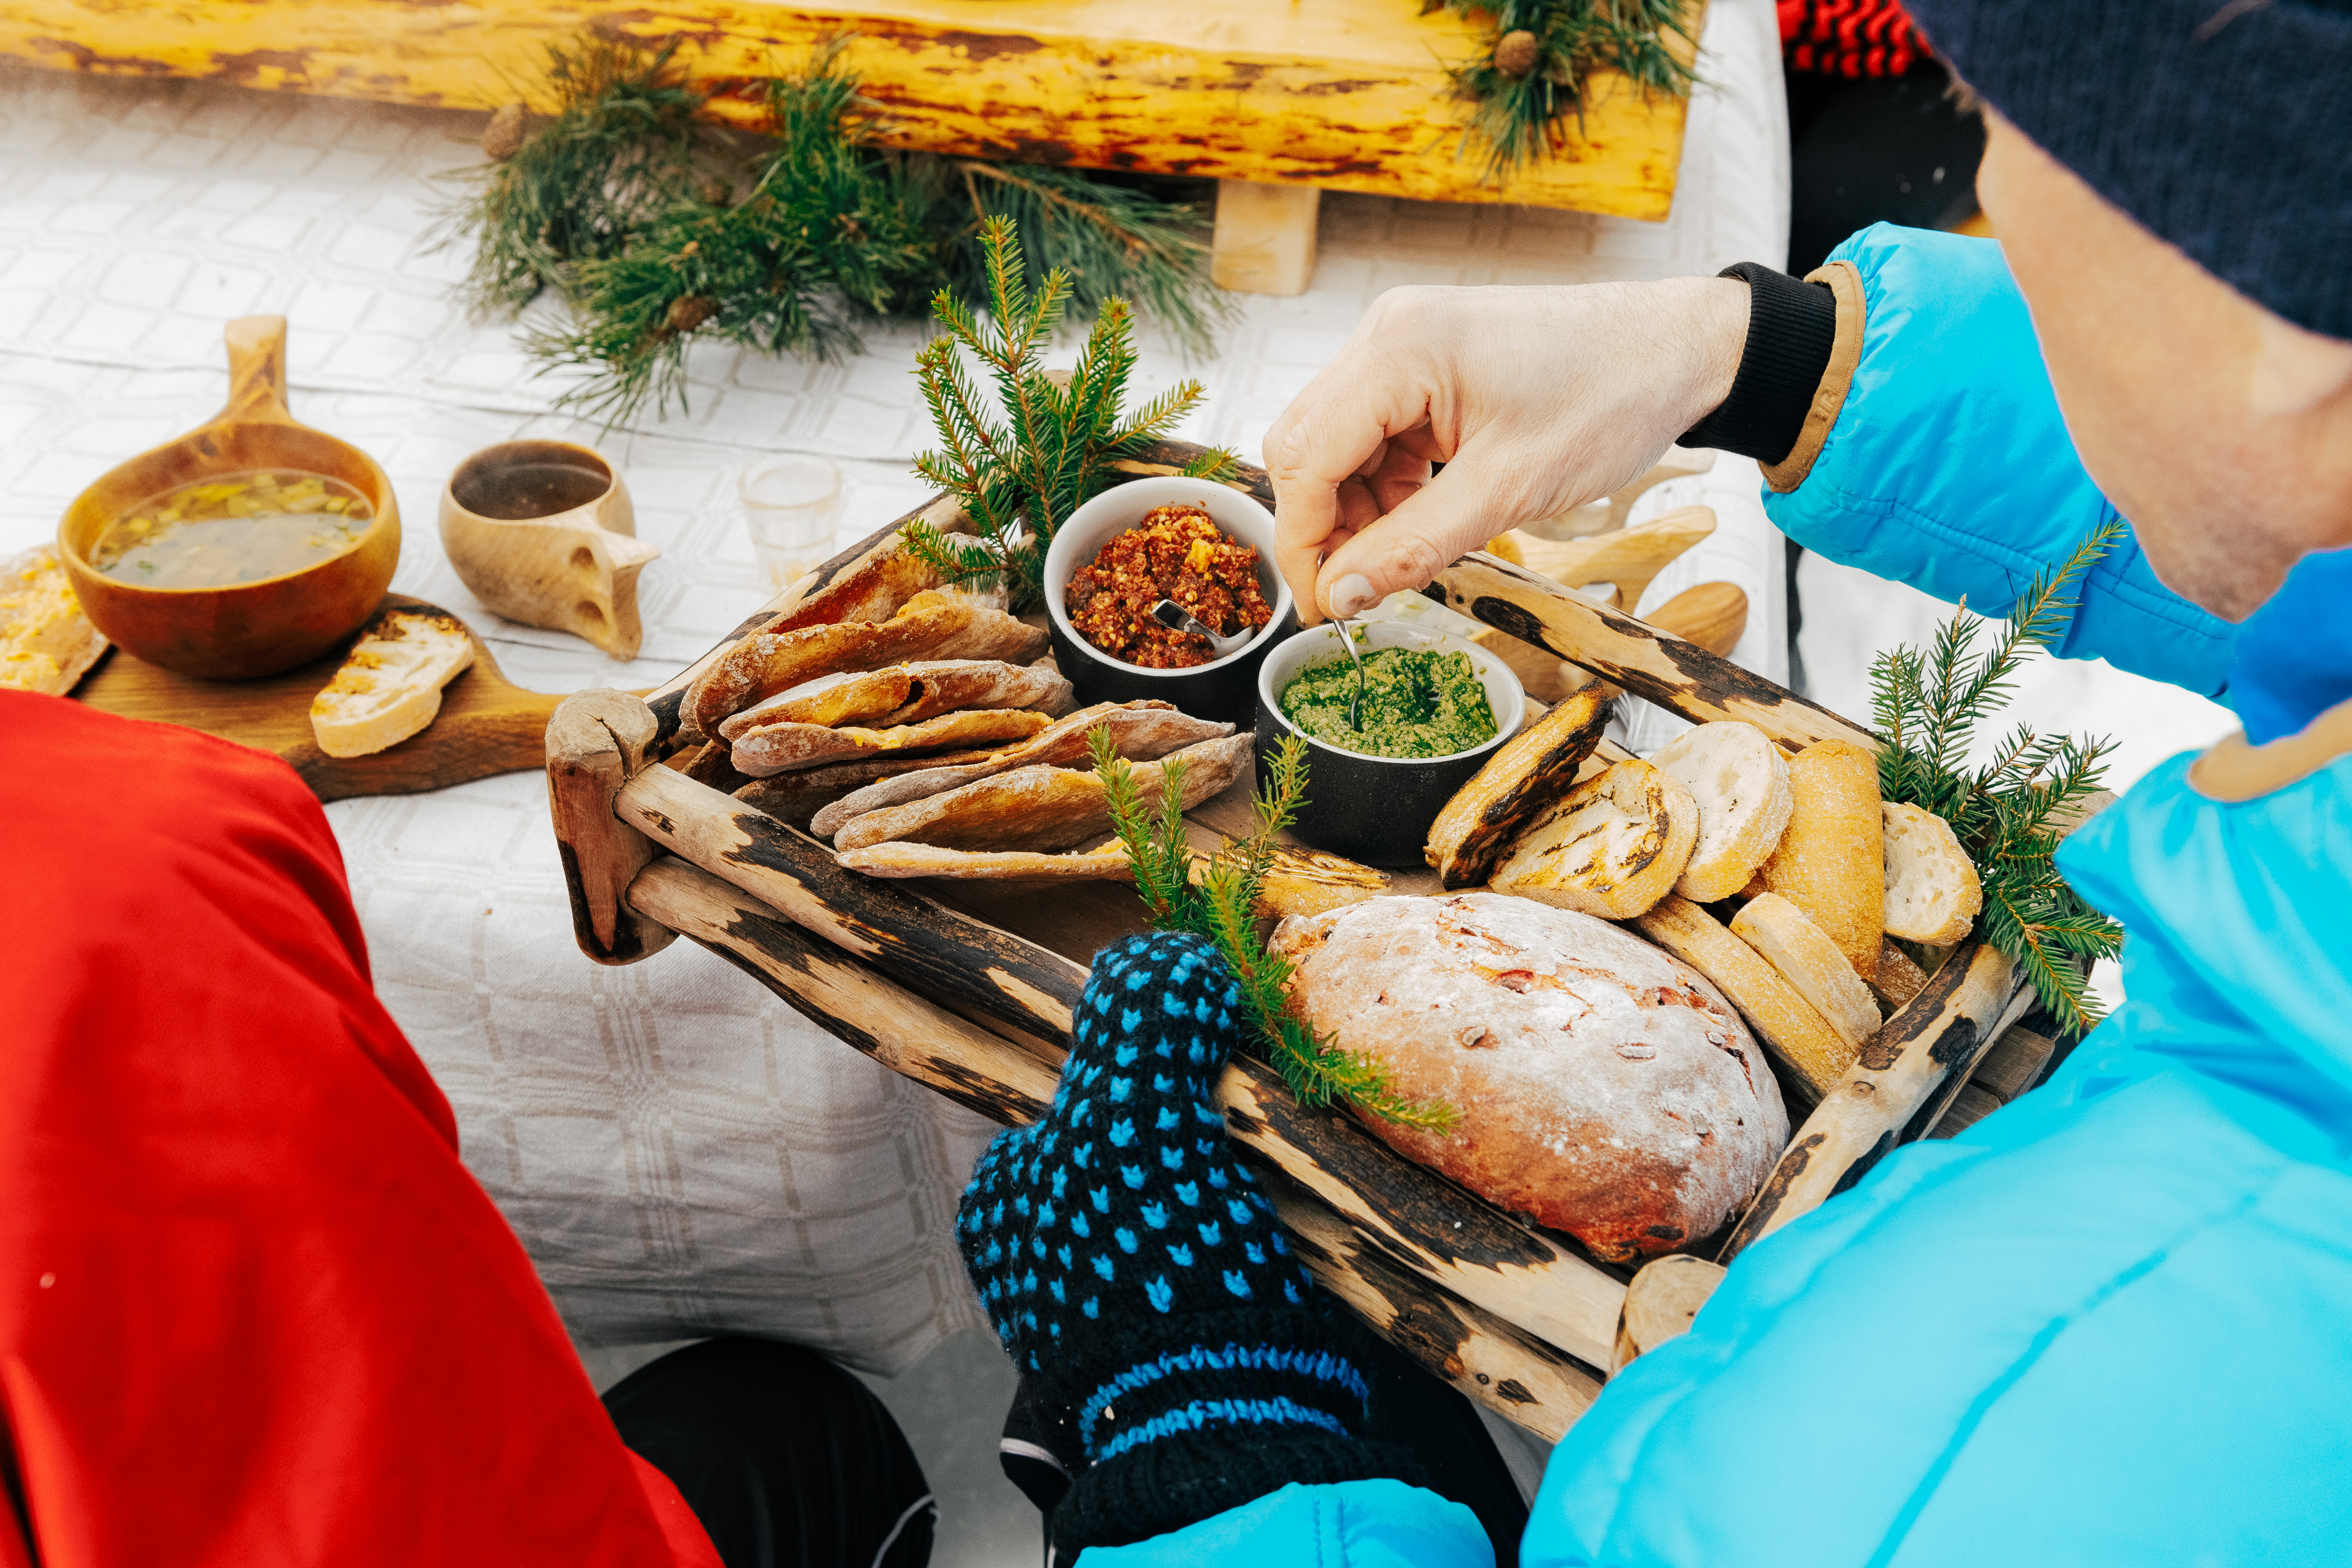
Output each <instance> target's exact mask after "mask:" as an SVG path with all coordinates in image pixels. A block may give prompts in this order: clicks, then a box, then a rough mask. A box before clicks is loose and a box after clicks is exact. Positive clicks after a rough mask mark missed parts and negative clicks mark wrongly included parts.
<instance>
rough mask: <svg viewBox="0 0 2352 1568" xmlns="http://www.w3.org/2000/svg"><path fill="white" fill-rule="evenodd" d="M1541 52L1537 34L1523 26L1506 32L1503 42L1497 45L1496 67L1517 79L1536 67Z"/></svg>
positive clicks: (1511, 77) (1514, 79)
mask: <svg viewBox="0 0 2352 1568" xmlns="http://www.w3.org/2000/svg"><path fill="white" fill-rule="evenodd" d="M1541 53H1542V47H1541V46H1540V45H1538V43H1537V42H1536V36H1535V35H1534V34H1533V33H1530V32H1528V30H1527V29H1526V28H1525V27H1521V28H1519V29H1518V30H1517V32H1511V33H1505V34H1504V35H1503V39H1502V42H1500V43H1498V44H1496V46H1495V68H1496V70H1498V71H1501V72H1502V73H1503V74H1504V75H1505V76H1507V77H1509V78H1510V79H1512V80H1513V81H1517V80H1518V79H1520V78H1521V77H1524V76H1526V75H1527V74H1528V72H1529V71H1531V70H1533V69H1535V68H1536V58H1537V56H1538V55H1539V54H1541Z"/></svg>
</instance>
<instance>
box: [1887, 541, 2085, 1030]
mask: <svg viewBox="0 0 2352 1568" xmlns="http://www.w3.org/2000/svg"><path fill="white" fill-rule="evenodd" d="M2123 531H2124V525H2123V524H2122V523H2120V522H2111V523H2109V524H2107V525H2106V526H2105V527H2103V528H2101V529H2099V530H2098V531H2096V532H2095V533H2093V534H2092V535H2091V537H2090V538H2088V539H2086V540H2084V542H2083V543H2082V544H2081V545H2080V546H2079V547H2078V548H2076V550H2075V551H2074V553H2073V554H2072V555H2070V556H2068V557H2067V559H2066V561H2065V562H2064V563H2063V564H2062V565H2061V566H2060V567H2059V568H2058V569H2057V570H2056V571H2054V572H2045V573H2042V574H2039V575H2037V576H2036V577H2035V578H2034V579H2033V581H2032V583H2031V584H2029V585H2028V586H2027V588H2026V591H2025V593H2024V595H2022V596H2021V597H2020V598H2019V600H2018V601H2017V604H2016V605H2015V606H2014V607H2013V608H2012V610H2011V615H2010V618H2009V621H2008V624H2007V625H2006V626H2003V627H2002V628H2001V631H2000V636H1999V637H1997V638H1996V639H1995V641H1994V643H1993V646H1992V647H1990V648H1989V649H1988V650H1986V651H1985V652H1984V653H1982V654H1979V653H1977V650H1976V642H1977V636H1978V633H1979V630H1981V628H1982V624H1983V623H1981V622H1980V621H1978V620H1975V619H1972V618H1970V617H1969V616H1968V615H1967V614H1966V613H1965V611H1966V609H1967V605H1965V604H1963V605H1962V606H1961V609H1962V612H1963V613H1962V614H1959V615H1956V616H1953V617H1952V619H1951V620H1950V622H1949V623H1948V624H1947V625H1946V626H1944V627H1943V629H1942V630H1940V631H1939V632H1937V634H1936V640H1935V642H1934V644H1933V646H1931V647H1928V648H1927V649H1926V650H1925V651H1922V650H1920V649H1917V648H1912V647H1898V648H1895V649H1894V650H1893V651H1892V652H1889V653H1885V654H1881V655H1880V656H1879V657H1878V658H1877V659H1876V660H1874V662H1873V663H1872V665H1871V668H1870V682H1871V707H1872V709H1873V711H1874V715H1875V717H1876V719H1877V722H1878V728H1879V732H1880V733H1881V734H1882V735H1884V736H1885V740H1886V744H1885V746H1884V747H1883V748H1881V750H1880V752H1879V753H1878V787H1879V793H1880V794H1881V795H1884V796H1885V798H1886V799H1888V800H1891V801H1900V802H1903V803H1905V804H1907V805H1916V806H1920V807H1922V808H1924V809H1926V810H1927V811H1932V812H1934V813H1935V814H1936V815H1937V816H1940V817H1942V818H1943V819H1944V820H1945V821H1947V822H1948V823H1950V824H1951V825H1952V832H1953V833H1954V835H1955V836H1956V837H1958V839H1959V841H1960V847H1961V848H1963V849H1965V850H1966V851H1967V852H1968V854H1969V858H1970V859H1972V860H1974V861H1975V862H1976V867H1977V875H1978V878H1979V880H1980V881H1981V882H1982V883H1983V886H1984V909H1983V911H1982V912H1981V913H1980V914H1979V916H1978V926H1977V930H1978V934H1979V935H1980V936H1981V937H1982V938H1983V939H1984V940H1985V941H1987V942H1990V943H1991V944H1992V945H1993V946H1994V947H1996V948H1998V949H2000V951H2001V952H2005V953H2007V954H2008V955H2009V956H2010V957H2011V958H2012V959H2014V960H2016V962H2017V963H2018V964H2019V966H2020V967H2021V969H2023V971H2024V972H2025V974H2026V977H2027V978H2028V979H2029V980H2031V981H2032V984H2033V988H2034V990H2035V991H2036V992H2037V993H2038V994H2040V996H2041V998H2042V1005H2043V1006H2044V1007H2047V1008H2048V1009H2049V1010H2050V1013H2051V1015H2052V1016H2053V1017H2055V1018H2056V1019H2057V1020H2058V1022H2059V1023H2060V1024H2061V1025H2062V1026H2064V1027H2066V1028H2068V1029H2070V1030H2087V1029H2089V1028H2090V1027H2091V1026H2093V1025H2095V1024H2096V1023H2097V1022H2098V1012H2097V1008H2096V1007H2095V1005H2094V1003H2093V1002H2092V999H2091V997H2090V994H2089V991H2088V989H2087V987H2086V984H2085V981H2086V976H2087V973H2088V971H2089V968H2090V964H2091V962H2092V961H2093V960H2094V959H2100V958H2112V957H2114V956H2115V955H2116V952H2119V951H2121V949H2122V946H2123V928H2122V927H2121V926H2118V925H2117V924H2116V922H2115V921H2111V920H2109V919H2108V918H2107V917H2106V916H2105V915H2103V914H2101V913H2099V911H2098V910H2095V909H2093V908H2091V907H2090V906H2089V905H2088V904H2086V903H2084V901H2083V900H2082V899H2081V897H2080V896H2079V895H2077V894H2076V893H2075V891H2074V889H2073V888H2072V887H2071V886H2069V885H2068V883H2067V881H2066V879H2065V878H2063V876H2061V875H2059V872H2058V867H2057V863H2056V861H2055V859H2054V858H2053V857H2054V856H2055V855H2056V854H2057V851H2058V845H2059V843H2060V840H2061V836H2062V832H2063V829H2064V828H2065V826H2068V824H2069V823H2070V822H2071V821H2072V820H2073V819H2074V817H2075V816H2077V815H2079V813H2080V811H2081V809H2082V807H2083V806H2084V804H2085V802H2086V801H2087V799H2088V797H2089V796H2091V795H2094V794H2095V793H2097V791H2098V788H2099V780H2100V776H2101V774H2102V773H2104V772H2105V758H2106V757H2107V756H2108V755H2109V754H2110V753H2111V752H2113V751H2114V750H2115V747H2114V743H2113V742H2109V741H2105V740H2102V739H2091V740H2078V739H2076V738H2075V737H2074V736H2072V735H2060V736H2054V737H2053V736H2044V735H2037V734H2035V733H2034V731H2032V728H2031V727H2029V726H2027V725H2023V724H2020V725H2019V726H2018V727H2017V728H2016V729H2015V730H2014V731H2011V733H2010V734H2009V735H2008V737H2007V738H2005V739H2004V740H2003V741H2002V742H2000V745H1999V746H1998V747H1996V748H1995V750H1994V752H1993V758H1992V761H1990V763H1986V764H1985V765H1984V766H1983V767H1980V768H1976V769H1970V768H1969V767H1967V766H1966V765H1965V763H1966V760H1967V757H1968V754H1969V747H1970V745H1971V744H1972V742H1974V741H1975V739H1976V736H1977V733H1978V731H1979V728H1980V727H1981V726H1982V724H1983V723H1984V721H1986V720H1987V719H1989V718H1990V717H1991V716H1992V715H1993V714H1994V713H1996V712H1998V711H2000V710H2001V709H2002V708H2005V707H2007V706H2008V705H2009V700H2010V698H2011V695H2012V694H2013V693H2014V691H2015V686H2014V684H2013V683H2012V682H2011V679H2010V678H2011V676H2012V675H2014V674H2016V672H2017V670H2018V668H2019V667H2020V666H2021V665H2022V664H2023V663H2024V662H2025V658H2026V653H2027V650H2028V649H2029V648H2030V647H2046V646H2047V645H2048V644H2049V642H2050V640H2051V638H2053V637H2055V636H2057V635H2058V633H2059V632H2060V631H2061V630H2063V628H2064V626H2065V624H2066V619H2067V616H2068V613H2069V612H2070V611H2071V610H2072V609H2073V607H2074V591H2075V589H2076V587H2077V585H2078V584H2080V583H2081V581H2082V579H2083V576H2084V574H2085V573H2087V572H2089V571H2090V569H2091V567H2092V565H2093V564H2094V563H2096V562H2097V561H2098V559H2099V558H2100V557H2101V556H2102V555H2104V554H2105V553H2106V552H2107V551H2108V549H2109V548H2110V547H2111V546H2112V545H2113V544H2114V543H2115V542H2116V540H2117V539H2118V538H2120V537H2121V536H2122V534H2123Z"/></svg>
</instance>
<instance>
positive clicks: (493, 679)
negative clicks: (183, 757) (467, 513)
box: [74, 594, 563, 800]
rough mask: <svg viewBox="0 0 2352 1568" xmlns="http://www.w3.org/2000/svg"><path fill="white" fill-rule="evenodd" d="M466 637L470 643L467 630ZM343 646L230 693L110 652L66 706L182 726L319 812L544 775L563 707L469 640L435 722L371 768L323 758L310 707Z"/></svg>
mask: <svg viewBox="0 0 2352 1568" xmlns="http://www.w3.org/2000/svg"><path fill="white" fill-rule="evenodd" d="M373 607H374V606H370V608H371V609H373ZM383 608H385V609H399V610H415V611H417V612H419V613H421V614H424V615H432V616H442V615H447V614H448V612H447V611H446V610H444V609H442V608H441V607H440V606H439V605H428V604H425V602H424V601H423V600H420V599H411V598H406V597H404V596H403V595H398V594H394V595H388V596H387V597H385V599H384V600H383ZM460 624H461V625H462V624H463V623H460ZM357 629H358V628H357V627H356V626H354V627H353V628H352V632H353V633H355V632H356V631H357ZM466 635H467V636H468V637H474V634H473V630H472V628H471V627H467V634H466ZM351 642H352V633H346V634H345V636H344V637H342V638H341V640H339V641H337V642H336V643H335V644H334V645H333V646H331V647H329V648H328V650H327V651H326V652H325V653H324V654H322V655H320V657H319V658H315V659H312V660H311V661H310V663H308V664H304V665H299V666H297V667H296V668H292V669H289V670H284V671H281V672H279V673H278V674H276V675H272V676H267V677H264V678H262V679H257V680H236V681H228V680H199V679H194V677H191V676H185V675H181V674H179V673H177V672H176V671H173V670H169V669H164V668H161V667H159V666H156V665H152V664H150V663H148V662H146V661H145V660H144V659H142V658H138V657H137V656H136V655H134V654H132V653H131V652H130V651H129V650H128V649H125V648H116V649H115V650H114V651H113V652H112V653H110V654H109V655H108V656H107V657H106V658H104V659H103V660H102V661H100V664H99V666H98V667H97V668H95V669H93V670H91V671H90V672H89V674H88V675H86V676H84V677H83V678H82V681H81V684H80V685H79V687H77V688H75V689H74V696H75V697H76V698H77V699H79V700H81V701H84V702H87V703H89V705H90V706H91V707H93V708H97V709H100V710H103V711H105V712H109V713H120V714H121V715H122V716H123V717H124V718H126V719H150V720H155V721H160V722H163V723H167V724H185V725H186V726H188V728H190V729H192V730H202V731H205V733H206V734H208V735H218V736H220V737H221V738H222V739H224V740H229V741H235V742H237V743H238V744H239V745H245V746H252V747H255V748H257V749H258V750H260V751H265V752H276V753H277V754H278V755H279V756H281V757H283V758H285V759H286V760H287V761H288V762H289V763H293V764H294V771H295V772H296V773H300V774H301V775H302V782H303V783H304V784H309V785H310V790H311V793H312V794H314V795H317V796H318V797H319V798H320V800H341V799H343V798H344V797H345V796H347V795H415V794H417V793H418V792H420V791H423V790H429V789H444V788H446V787H447V786H448V785H450V784H464V783H467V781H468V780H472V779H480V778H488V777H489V776H491V775H492V774H494V773H521V772H524V771H526V770H530V769H536V768H539V767H541V766H542V765H543V764H544V763H546V761H547V721H548V720H549V719H550V718H551V717H552V716H553V714H554V712H555V710H556V708H557V706H558V705H560V704H561V703H562V700H563V699H562V696H561V695H560V694H558V693H554V692H546V691H526V690H524V689H522V688H521V687H520V686H517V685H515V684H514V683H513V682H512V681H510V680H509V679H507V678H506V676H505V674H504V673H503V672H502V671H500V670H499V661H498V660H497V659H496V658H492V657H491V656H490V650H489V649H488V647H485V646H483V643H482V639H481V638H480V637H474V664H473V668H470V669H467V670H466V671H465V672H464V673H463V674H461V675H459V676H458V677H457V679H455V680H452V681H451V682H450V683H449V684H448V686H446V688H444V689H443V690H442V693H441V711H440V713H439V714H438V715H436V717H435V719H434V721H433V722H432V723H431V724H428V725H427V726H425V729H424V730H423V731H419V732H418V733H416V734H415V735H411V736H410V737H409V738H408V739H407V740H405V741H403V742H400V743H399V744H397V745H394V746H388V747H386V748H385V749H384V750H383V751H381V752H375V753H373V755H370V756H364V757H331V756H329V755H327V754H326V753H325V752H322V751H320V750H319V744H318V742H317V740H316V739H315V738H314V737H313V736H312V734H311V732H310V700H311V699H312V698H314V697H316V696H317V695H318V694H319V692H320V690H321V689H323V688H324V687H325V686H326V684H327V682H329V681H330V680H332V679H334V678H335V671H336V669H337V668H340V667H341V664H342V661H343V654H344V652H345V650H346V649H347V648H348V647H350V644H351Z"/></svg>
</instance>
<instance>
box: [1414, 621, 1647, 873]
mask: <svg viewBox="0 0 2352 1568" xmlns="http://www.w3.org/2000/svg"><path fill="white" fill-rule="evenodd" d="M1509 640H1516V639H1509ZM1520 646H1522V647H1524V646H1526V645H1524V644H1522V645H1520ZM1555 662H1556V661H1555ZM1609 711H1610V708H1609V693H1608V689H1607V688H1605V687H1603V686H1601V685H1600V684H1598V683H1597V682H1596V683H1595V684H1593V685H1591V686H1588V687H1586V688H1584V689H1582V690H1580V691H1574V692H1570V694H1569V695H1568V697H1567V698H1566V699H1565V700H1562V701H1561V702H1560V704H1559V706H1558V707H1557V708H1554V709H1553V710H1551V711H1550V712H1549V713H1547V714H1545V715H1544V716H1543V717H1542V718H1540V719H1538V720H1537V721H1535V722H1534V723H1532V724H1530V725H1528V727H1527V728H1526V729H1524V730H1522V731H1519V732H1518V733H1517V735H1514V736H1513V737H1511V739H1510V740H1508V741H1507V742H1504V743H1503V745H1502V746H1501V748H1500V749H1498V750H1497V751H1496V752H1495V754H1494V755H1493V756H1491V757H1489V758H1487V759H1486V766H1484V767H1482V768H1480V769H1479V770H1478V773H1477V776H1476V777H1475V778H1473V779H1472V780H1471V781H1470V782H1469V783H1468V784H1464V785H1463V786H1462V787H1461V788H1460V789H1458V790H1456V791H1454V798H1453V799H1452V800H1449V801H1447V802H1446V803H1445V809H1444V810H1443V811H1441V812H1439V813H1438V814H1437V820H1436V821H1435V822H1433V823H1431V824H1430V826H1429V845H1428V847H1427V848H1426V849H1425V850H1423V856H1424V858H1426V859H1427V860H1428V861H1429V865H1430V868H1431V869H1432V870H1433V871H1435V872H1436V873H1437V879H1438V880H1439V882H1441V883H1442V884H1444V886H1445V887H1448V888H1475V887H1476V886H1477V885H1478V884H1480V883H1481V882H1484V881H1486V879H1487V878H1489V877H1491V876H1492V875H1494V871H1495V868H1496V865H1497V864H1499V863H1500V862H1501V860H1502V858H1503V857H1504V855H1505V854H1507V852H1508V851H1509V849H1510V844H1511V839H1512V838H1513V837H1515V836H1516V835H1517V833H1518V831H1519V830H1520V829H1521V828H1523V827H1525V826H1527V825H1528V823H1529V822H1532V821H1533V820H1535V818H1536V817H1538V816H1541V815H1542V813H1543V811H1544V808H1545V807H1546V806H1548V805H1550V804H1551V803H1552V802H1553V801H1555V800H1557V799H1559V797H1560V796H1561V795H1565V794H1566V793H1567V792H1568V791H1569V789H1570V787H1571V786H1572V785H1574V784H1575V783H1576V777H1577V770H1578V769H1580V768H1581V767H1582V766H1583V765H1584V762H1585V759H1586V758H1588V757H1590V756H1591V755H1592V748H1593V747H1595V746H1596V745H1598V744H1600V743H1601V731H1603V730H1605V729H1607V728H1608V727H1609Z"/></svg>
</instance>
